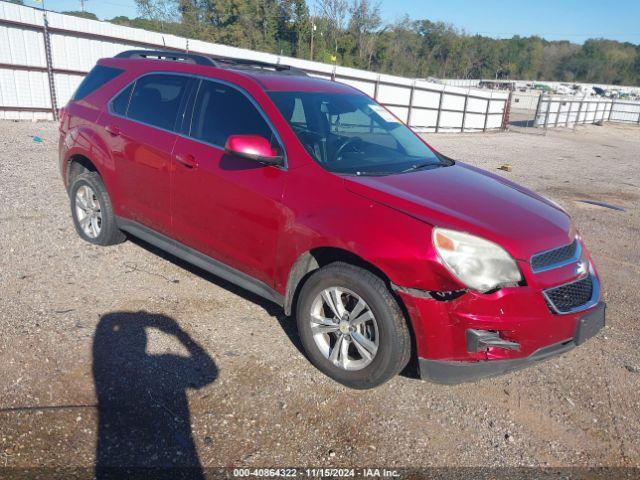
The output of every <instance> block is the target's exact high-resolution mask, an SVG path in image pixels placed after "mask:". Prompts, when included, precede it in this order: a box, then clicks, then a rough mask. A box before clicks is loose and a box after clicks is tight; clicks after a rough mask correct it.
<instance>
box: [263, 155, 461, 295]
mask: <svg viewBox="0 0 640 480" xmlns="http://www.w3.org/2000/svg"><path fill="white" fill-rule="evenodd" d="M289 174H290V175H291V178H290V179H288V181H287V185H286V187H285V193H284V197H283V205H284V207H285V209H287V211H288V215H289V217H290V218H289V219H288V221H287V222H285V226H284V229H283V231H282V233H281V238H280V241H279V248H278V251H277V260H276V264H277V266H276V278H275V281H274V287H275V289H276V290H277V291H278V292H280V293H281V294H283V295H284V296H285V297H287V295H289V296H292V295H293V294H294V291H295V288H296V279H297V280H299V279H300V278H301V277H302V276H304V274H305V273H306V272H308V271H309V270H310V269H313V268H314V267H315V265H314V263H313V262H314V261H316V260H314V257H313V255H312V252H314V251H316V250H318V249H323V248H332V249H337V250H340V251H343V252H346V253H348V254H351V255H353V256H355V257H358V258H359V259H362V260H363V261H364V262H366V263H367V264H369V265H371V266H373V267H374V268H375V269H376V270H379V271H380V272H381V273H382V274H383V275H384V276H385V277H386V278H387V279H388V280H389V281H390V282H392V283H393V284H395V285H398V286H401V287H406V288H414V289H419V290H459V289H461V288H464V286H463V285H461V284H460V283H459V282H458V281H457V280H456V279H454V278H453V277H452V276H451V274H450V273H449V272H448V271H447V270H446V269H445V268H444V267H443V266H442V264H441V263H440V262H439V260H438V259H437V255H436V254H435V252H434V249H433V247H432V246H431V229H432V227H431V226H430V225H429V224H427V223H425V222H422V221H420V220H418V219H416V218H414V217H412V216H410V215H407V214H405V213H403V212H400V211H398V210H395V209H393V208H390V207H387V206H385V205H382V204H379V203H376V202H375V201H372V200H369V199H367V198H364V197H362V196H359V195H357V194H354V193H352V192H350V191H348V190H347V189H346V188H345V185H344V182H336V181H335V177H334V178H331V179H329V178H328V177H329V176H332V177H333V176H334V175H333V174H331V173H329V172H326V171H325V170H323V169H322V168H321V167H320V166H318V165H310V166H309V167H301V168H297V169H295V170H290V171H289ZM327 198H329V199H331V201H330V202H329V203H327ZM389 226H392V227H389ZM301 272H302V273H301Z"/></svg>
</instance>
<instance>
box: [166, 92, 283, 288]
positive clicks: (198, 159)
mask: <svg viewBox="0 0 640 480" xmlns="http://www.w3.org/2000/svg"><path fill="white" fill-rule="evenodd" d="M239 134H253V135H261V136H263V137H265V138H267V139H269V140H271V141H273V142H275V137H274V135H273V131H272V129H271V127H270V126H269V124H268V123H267V121H266V120H265V117H264V116H263V114H262V113H261V112H260V110H259V107H257V106H256V104H255V103H254V102H253V101H252V100H251V99H250V98H249V97H248V95H247V94H245V93H244V92H243V91H240V90H239V89H237V88H235V87H232V86H229V85H227V84H224V83H220V82H216V81H210V80H202V82H201V85H200V87H199V90H198V96H197V98H196V101H195V107H194V110H193V115H192V119H191V127H190V131H189V132H188V134H187V136H186V137H179V138H178V140H177V141H176V145H175V148H174V164H173V167H172V172H173V175H172V189H171V196H172V198H171V211H172V215H173V229H174V230H173V235H172V236H173V237H174V238H176V240H178V241H179V242H181V243H184V244H186V245H187V246H189V247H192V248H194V249H196V250H198V251H201V252H202V253H205V254H206V255H208V256H210V257H213V258H215V259H217V260H219V261H221V262H223V263H226V264H227V265H229V266H231V267H233V268H235V269H237V270H240V271H242V272H244V273H246V274H248V275H251V276H252V277H254V278H256V279H258V280H261V281H262V282H264V283H266V284H267V285H269V286H273V278H274V269H275V253H276V248H277V241H278V237H279V233H280V231H281V229H282V226H283V223H284V213H283V209H282V207H281V200H282V194H283V189H284V182H285V178H286V175H287V172H286V170H285V169H283V168H279V167H274V166H265V165H262V164H260V163H257V162H255V161H251V160H246V159H242V158H239V157H235V156H232V155H229V154H227V153H225V151H224V145H225V142H226V140H227V138H228V137H229V135H239ZM187 137H188V138H187Z"/></svg>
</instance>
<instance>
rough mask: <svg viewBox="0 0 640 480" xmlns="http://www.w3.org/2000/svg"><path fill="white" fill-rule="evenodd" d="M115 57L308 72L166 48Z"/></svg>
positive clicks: (277, 64) (287, 71)
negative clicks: (167, 49)
mask: <svg viewBox="0 0 640 480" xmlns="http://www.w3.org/2000/svg"><path fill="white" fill-rule="evenodd" d="M115 58H143V59H150V60H171V61H176V62H185V63H193V64H196V65H207V66H210V67H218V68H237V69H263V70H267V71H270V70H272V71H273V72H275V73H280V74H283V75H299V76H306V75H307V73H306V72H305V71H304V70H300V69H299V68H295V67H292V66H290V65H282V64H280V63H269V62H261V61H259V60H247V59H244V58H232V57H208V56H206V55H199V54H194V53H183V52H177V51H165V50H127V51H125V52H122V53H119V54H118V55H116V56H115Z"/></svg>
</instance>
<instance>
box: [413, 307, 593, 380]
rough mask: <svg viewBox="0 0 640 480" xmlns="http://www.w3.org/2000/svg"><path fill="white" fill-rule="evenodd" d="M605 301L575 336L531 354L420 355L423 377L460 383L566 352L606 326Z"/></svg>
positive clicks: (582, 321) (581, 321)
mask: <svg viewBox="0 0 640 480" xmlns="http://www.w3.org/2000/svg"><path fill="white" fill-rule="evenodd" d="M605 309H606V305H605V303H604V302H600V303H599V304H598V305H597V306H596V307H595V308H594V309H593V310H591V311H590V312H588V313H587V314H585V315H583V316H582V317H581V318H580V319H579V320H578V322H577V325H576V331H575V333H574V336H573V338H571V339H568V340H566V341H564V342H558V343H554V344H552V345H548V346H546V347H542V348H540V349H538V350H536V351H535V352H533V353H532V354H531V355H529V356H526V357H523V358H514V359H508V360H484V361H478V362H462V361H457V362H456V361H440V360H429V359H427V358H419V359H418V360H419V366H420V376H421V378H423V379H428V380H432V381H434V382H438V383H445V384H457V383H463V382H469V381H473V380H477V379H479V378H484V377H493V376H496V375H500V374H503V373H507V372H510V371H513V370H518V369H520V368H525V367H528V366H530V365H532V364H535V363H537V362H541V361H543V360H546V359H548V358H550V357H553V356H556V355H560V354H562V353H565V352H567V351H569V350H571V349H572V348H574V347H576V346H578V345H581V344H582V343H584V342H585V341H586V340H588V339H589V338H591V337H593V336H594V335H596V334H597V333H598V332H599V331H600V330H601V329H602V328H603V327H604V325H605Z"/></svg>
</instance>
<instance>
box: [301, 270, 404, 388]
mask: <svg viewBox="0 0 640 480" xmlns="http://www.w3.org/2000/svg"><path fill="white" fill-rule="evenodd" d="M297 322H298V331H299V333H300V338H301V341H302V344H303V346H304V349H305V351H306V353H307V355H308V357H309V359H310V361H311V362H312V363H313V364H314V365H315V366H316V367H317V368H318V369H319V370H321V371H322V372H324V373H325V374H327V375H328V376H329V377H331V378H333V379H334V380H336V381H338V382H340V383H342V384H344V385H347V386H348V387H351V388H358V389H365V388H372V387H375V386H377V385H380V384H382V383H384V382H386V381H387V380H389V379H390V378H391V377H393V376H394V375H396V374H397V373H399V372H400V371H401V370H402V369H403V368H404V367H405V366H406V365H407V363H408V361H409V357H410V354H411V338H410V335H409V329H408V327H407V323H406V321H405V318H404V316H403V315H402V311H401V310H400V308H399V306H398V304H397V302H396V300H395V299H394V298H393V296H392V295H391V293H390V292H389V290H388V288H387V287H386V285H385V283H384V282H383V281H382V280H381V279H380V278H379V277H377V276H376V275H374V274H372V273H371V272H369V271H367V270H364V269H362V268H359V267H355V266H353V265H349V264H346V263H341V262H336V263H332V264H330V265H328V266H326V267H323V268H321V269H320V270H318V271H317V272H316V273H314V274H313V275H312V276H311V277H310V278H309V279H308V280H307V282H306V283H305V284H304V286H303V288H302V290H301V292H300V298H299V301H298V305H297Z"/></svg>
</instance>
